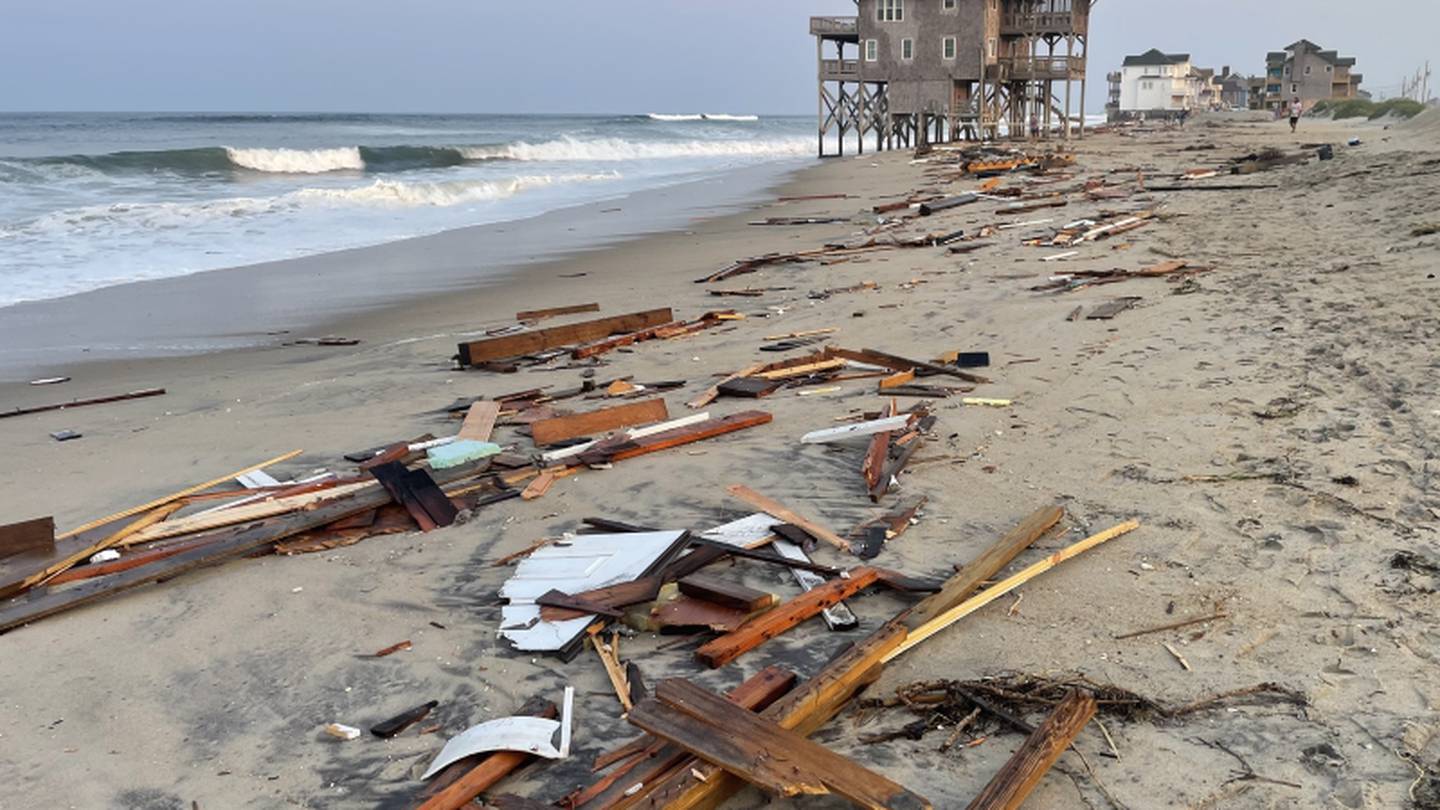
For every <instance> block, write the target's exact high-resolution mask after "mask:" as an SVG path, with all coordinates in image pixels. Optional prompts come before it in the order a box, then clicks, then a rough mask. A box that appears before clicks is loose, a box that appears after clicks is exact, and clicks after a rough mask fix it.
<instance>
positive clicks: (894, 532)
mask: <svg viewBox="0 0 1440 810" xmlns="http://www.w3.org/2000/svg"><path fill="white" fill-rule="evenodd" d="M926 500H927V498H926V497H925V496H924V495H920V496H917V497H914V498H911V499H909V500H908V501H906V502H904V503H901V504H899V505H898V506H896V507H895V508H894V509H892V510H890V511H889V512H887V513H886V514H884V515H881V516H880V517H877V518H875V519H873V520H870V521H867V522H865V523H862V524H860V525H859V526H856V527H855V528H854V529H853V530H852V531H851V532H850V537H851V542H850V545H851V547H852V548H854V549H855V556H857V557H859V558H860V559H862V560H872V559H874V558H875V557H876V556H878V555H879V554H880V549H881V548H883V547H884V545H885V544H886V543H888V542H889V541H891V540H894V539H895V538H897V537H899V536H900V535H902V534H904V533H905V530H906V529H908V528H910V521H911V520H913V519H914V518H915V515H916V513H918V512H919V511H920V508H921V507H922V506H924V505H925V502H926Z"/></svg>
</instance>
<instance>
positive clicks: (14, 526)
mask: <svg viewBox="0 0 1440 810" xmlns="http://www.w3.org/2000/svg"><path fill="white" fill-rule="evenodd" d="M54 551H55V518H53V517H42V518H35V519H34V520H25V521H21V522H20V523H10V524H8V525H5V526H0V557H13V556H15V555H16V554H33V553H35V552H40V553H53V552H54Z"/></svg>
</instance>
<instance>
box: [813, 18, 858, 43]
mask: <svg viewBox="0 0 1440 810" xmlns="http://www.w3.org/2000/svg"><path fill="white" fill-rule="evenodd" d="M810 34H811V36H817V37H824V38H825V39H838V40H843V41H845V42H859V41H860V18H859V17H811V18H810Z"/></svg>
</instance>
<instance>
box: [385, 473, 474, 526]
mask: <svg viewBox="0 0 1440 810" xmlns="http://www.w3.org/2000/svg"><path fill="white" fill-rule="evenodd" d="M370 474H371V475H373V476H375V480H377V481H379V482H380V486H382V487H384V488H385V491H386V492H387V493H389V495H390V497H391V498H393V499H394V500H395V502H396V503H398V504H400V505H401V506H403V507H405V511H407V512H409V513H410V516H411V517H413V518H415V522H416V523H417V524H419V526H420V531H422V532H428V531H433V530H434V529H437V528H440V527H441V526H449V525H450V524H451V523H454V522H455V516H456V515H457V514H459V510H458V509H456V508H455V504H454V503H452V502H451V501H450V499H449V498H447V497H445V493H444V492H441V491H440V487H439V486H437V485H436V483H435V479H433V478H431V477H430V473H428V472H426V471H425V470H423V469H415V470H410V469H406V468H405V465H404V464H401V463H400V462H398V461H392V462H389V463H387V464H379V465H376V466H374V467H371V468H370Z"/></svg>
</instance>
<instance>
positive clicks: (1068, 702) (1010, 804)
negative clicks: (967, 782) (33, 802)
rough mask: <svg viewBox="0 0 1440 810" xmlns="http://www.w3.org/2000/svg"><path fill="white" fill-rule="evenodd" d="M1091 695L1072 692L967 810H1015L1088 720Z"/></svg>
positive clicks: (1091, 709)
mask: <svg viewBox="0 0 1440 810" xmlns="http://www.w3.org/2000/svg"><path fill="white" fill-rule="evenodd" d="M1095 709H1096V704H1095V696H1094V695H1092V694H1090V693H1089V692H1087V691H1084V690H1080V689H1073V690H1071V691H1070V693H1069V694H1067V695H1066V696H1065V699H1064V700H1062V701H1060V705H1058V706H1056V707H1055V710H1054V711H1053V712H1051V713H1050V716H1049V717H1047V718H1045V722H1044V723H1041V724H1040V727H1039V728H1037V729H1035V731H1034V733H1032V734H1031V735H1030V736H1029V737H1028V738H1027V739H1026V740H1025V742H1024V744H1022V745H1021V746H1020V748H1019V749H1018V750H1017V751H1016V752H1015V753H1014V754H1013V755H1012V756H1011V757H1010V759H1009V760H1007V761H1006V763H1005V764H1004V766H1002V767H1001V768H1000V770H999V771H998V772H996V774H995V776H994V777H992V778H991V779H990V783H989V784H987V785H986V786H985V789H984V790H982V791H980V795H979V796H976V797H975V800H974V801H972V802H970V805H969V807H968V808H967V810H1019V808H1020V806H1021V805H1023V804H1024V803H1025V799H1026V798H1027V797H1029V795H1030V793H1031V792H1032V791H1034V790H1035V788H1036V787H1037V786H1038V785H1039V784H1040V780H1041V779H1044V778H1045V774H1046V773H1047V772H1048V771H1049V770H1050V768H1051V767H1052V766H1053V765H1054V764H1055V762H1056V761H1057V760H1059V759H1060V755H1061V754H1064V753H1065V749H1067V748H1069V747H1070V744H1071V743H1072V742H1074V740H1075V738H1076V737H1077V736H1078V735H1079V734H1080V731H1081V729H1083V728H1085V724H1086V723H1089V722H1090V718H1092V717H1094V716H1095Z"/></svg>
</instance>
